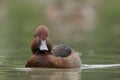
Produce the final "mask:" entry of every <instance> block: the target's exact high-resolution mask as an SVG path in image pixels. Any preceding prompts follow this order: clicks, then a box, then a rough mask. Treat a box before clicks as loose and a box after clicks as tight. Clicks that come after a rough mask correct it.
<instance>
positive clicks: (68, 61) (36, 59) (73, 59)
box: [25, 25, 81, 69]
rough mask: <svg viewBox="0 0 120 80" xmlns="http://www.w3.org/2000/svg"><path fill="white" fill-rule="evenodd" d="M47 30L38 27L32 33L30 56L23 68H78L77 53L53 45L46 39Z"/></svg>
mask: <svg viewBox="0 0 120 80" xmlns="http://www.w3.org/2000/svg"><path fill="white" fill-rule="evenodd" d="M48 34H49V30H48V28H47V27H46V26H45V25H40V26H39V27H38V28H37V29H36V30H35V32H34V36H33V39H32V42H31V50H32V55H31V57H30V58H29V59H28V61H27V62H26V64H25V67H27V68H28V67H30V68H32V67H34V68H36V67H37V68H60V69H70V68H80V67H81V59H80V56H79V52H76V51H74V50H73V49H72V48H71V47H68V46H67V45H65V44H59V45H53V44H52V42H51V40H50V39H49V38H48Z"/></svg>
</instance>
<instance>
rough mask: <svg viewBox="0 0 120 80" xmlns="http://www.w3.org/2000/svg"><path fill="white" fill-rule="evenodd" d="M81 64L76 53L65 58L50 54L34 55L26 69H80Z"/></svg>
mask: <svg viewBox="0 0 120 80" xmlns="http://www.w3.org/2000/svg"><path fill="white" fill-rule="evenodd" d="M80 64H81V61H80V58H79V56H78V54H77V53H75V52H73V53H71V55H69V56H68V57H64V58H63V57H56V56H54V55H50V54H33V55H32V56H31V58H30V59H29V60H28V62H27V64H26V67H45V68H79V67H80V66H81V65H80Z"/></svg>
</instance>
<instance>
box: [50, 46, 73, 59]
mask: <svg viewBox="0 0 120 80" xmlns="http://www.w3.org/2000/svg"><path fill="white" fill-rule="evenodd" d="M51 53H52V55H54V56H56V57H67V56H69V55H70V54H71V53H72V49H71V48H70V47H68V46H67V45H64V44H60V45H55V46H53V48H52V51H51Z"/></svg>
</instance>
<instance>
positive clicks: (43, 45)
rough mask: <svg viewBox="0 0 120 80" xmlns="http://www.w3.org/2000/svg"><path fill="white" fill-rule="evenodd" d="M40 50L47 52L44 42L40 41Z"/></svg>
mask: <svg viewBox="0 0 120 80" xmlns="http://www.w3.org/2000/svg"><path fill="white" fill-rule="evenodd" d="M39 49H40V50H46V51H47V50H48V48H47V45H46V40H41V44H40V46H39Z"/></svg>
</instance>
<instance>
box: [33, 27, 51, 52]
mask: <svg viewBox="0 0 120 80" xmlns="http://www.w3.org/2000/svg"><path fill="white" fill-rule="evenodd" d="M48 33H49V30H48V28H47V27H46V26H45V25H40V26H39V27H38V28H37V29H36V30H35V33H34V38H33V41H32V44H31V49H32V51H33V53H40V52H41V53H45V52H49V51H51V47H52V46H51V41H50V40H49V39H48Z"/></svg>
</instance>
